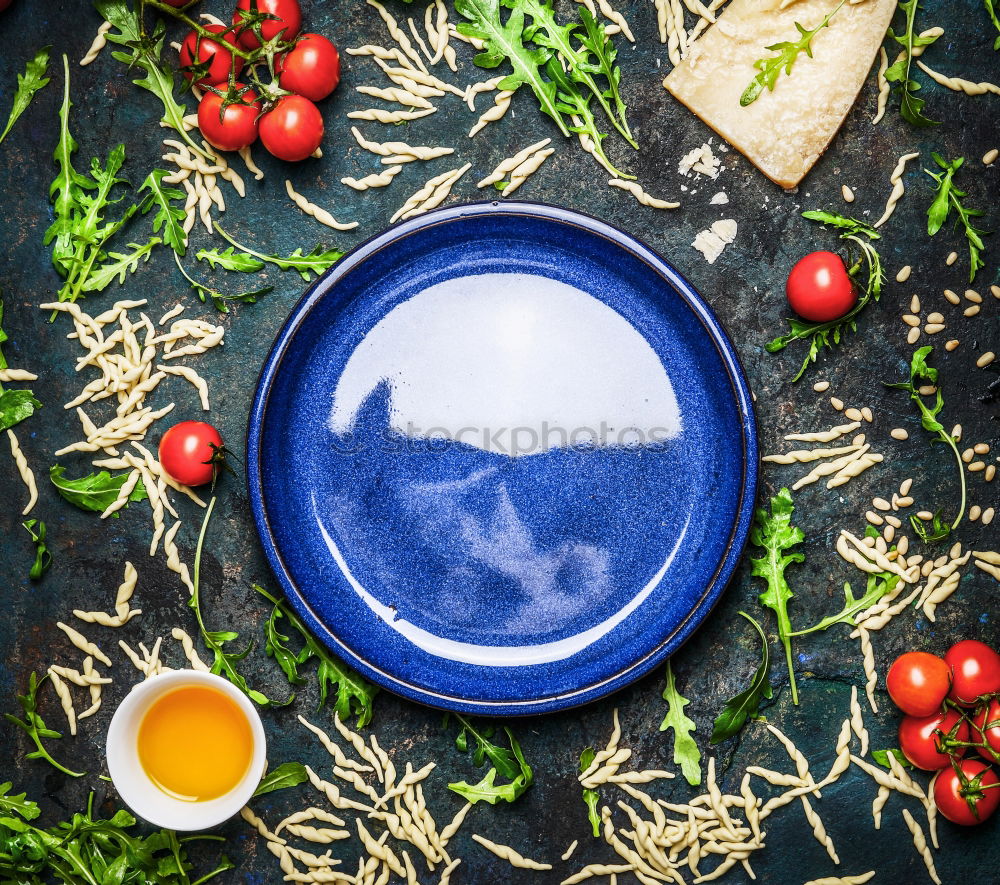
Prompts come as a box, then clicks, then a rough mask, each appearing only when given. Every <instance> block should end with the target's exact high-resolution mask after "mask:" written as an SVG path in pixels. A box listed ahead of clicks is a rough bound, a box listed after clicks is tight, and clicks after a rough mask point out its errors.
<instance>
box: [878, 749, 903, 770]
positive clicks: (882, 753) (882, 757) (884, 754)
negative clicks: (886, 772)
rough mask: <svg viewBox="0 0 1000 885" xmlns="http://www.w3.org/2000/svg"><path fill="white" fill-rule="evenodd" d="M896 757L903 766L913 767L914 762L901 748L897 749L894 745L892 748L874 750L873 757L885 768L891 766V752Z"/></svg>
mask: <svg viewBox="0 0 1000 885" xmlns="http://www.w3.org/2000/svg"><path fill="white" fill-rule="evenodd" d="M890 753H891V754H892V755H893V756H895V757H896V761H897V762H898V763H899V764H900V765H902V766H903V768H913V763H912V762H910V760H909V759H907V758H906V757H905V756H904V755H903V753H902V751H901V750H897V749H896V748H895V747H893V748H892V749H891V750H872V754H871V755H872V759H874V760H875V761H876V762H877V763H878V764H879V765H881V766H882V767H883V768H891V766H890V765H889V754H890Z"/></svg>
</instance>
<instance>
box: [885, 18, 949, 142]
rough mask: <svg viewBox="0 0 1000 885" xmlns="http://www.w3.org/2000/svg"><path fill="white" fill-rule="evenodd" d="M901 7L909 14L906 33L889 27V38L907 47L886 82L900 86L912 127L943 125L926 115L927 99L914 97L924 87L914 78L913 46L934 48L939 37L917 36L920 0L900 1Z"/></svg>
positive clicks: (904, 112)
mask: <svg viewBox="0 0 1000 885" xmlns="http://www.w3.org/2000/svg"><path fill="white" fill-rule="evenodd" d="M899 8H900V9H901V10H902V11H903V12H904V13H905V15H906V30H905V31H904V32H903V33H902V34H899V35H897V34H896V33H895V32H894V31H893V30H892V28H889V36H890V37H891V38H892V39H893V40H895V41H896V42H897V43H898V44H899V45H900V46H902V47H903V53H902V56H901V57H900V58H899V60H898V61H896V62H895V63H893V64H892V65H890V66H889V67H888V68H887V69H886V72H885V79H886V80H887V81H888V82H890V83H895V84H896V91H897V92H898V93H899V115H900V116H901V117H902V118H903V119H904V120H906V122H907V123H909V124H910V125H911V126H917V127H926V126H939V125H940V123H939V122H938V121H936V120H931V119H930V118H929V117H927V116H925V115H924V104H925V102H924V100H923V99H922V98H917V97H916V95H914V93H915V92H917V91H918V90H919V89H920V84H919V83H917V82H916V80H911V79H910V68H911V66H912V64H913V47H914V46H930V44H931V43H933V42H934V41H935V40H937V38H938V36H939V35H936V34H932V35H930V36H926V37H925V36H922V35H919V34H916V33H914V31H915V21H916V16H917V9H918V8H919V3H918V0H900V3H899Z"/></svg>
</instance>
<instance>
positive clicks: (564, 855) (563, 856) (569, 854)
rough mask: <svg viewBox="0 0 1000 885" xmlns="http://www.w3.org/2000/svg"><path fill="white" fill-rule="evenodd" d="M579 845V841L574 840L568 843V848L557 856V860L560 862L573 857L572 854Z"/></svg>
mask: <svg viewBox="0 0 1000 885" xmlns="http://www.w3.org/2000/svg"><path fill="white" fill-rule="evenodd" d="M579 844H580V840H579V839H574V840H573V841H572V842H570V844H569V848H567V849H566V850H565V851H564V852H563V853H562V854H561V855H560V856H559V859H560V860H569V859H570V858H571V857H572V856H573V852H574V851H576V846H577V845H579Z"/></svg>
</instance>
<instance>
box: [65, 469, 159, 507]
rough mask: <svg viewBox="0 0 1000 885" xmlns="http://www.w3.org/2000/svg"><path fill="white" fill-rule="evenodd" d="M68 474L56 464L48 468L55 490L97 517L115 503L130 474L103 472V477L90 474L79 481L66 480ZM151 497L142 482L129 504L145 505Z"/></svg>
mask: <svg viewBox="0 0 1000 885" xmlns="http://www.w3.org/2000/svg"><path fill="white" fill-rule="evenodd" d="M65 472H66V468H65V467H62V466H60V465H59V464H53V465H52V466H51V467H50V468H49V479H50V480H51V481H52V485H54V486H55V487H56V491H57V492H59V494H60V495H62V496H63V497H64V498H65V499H66V500H67V501H69V502H70V504H75V505H76V506H77V507H79V508H80V509H81V510H91V511H93V512H94V513H103V512H104V511H105V510H107V509H108V507H110V506H111V505H112V504H113V503H114V502H115V500H116V499H117V497H118V493H119V492H120V491H121V488H122V486H123V485H124V484H125V480H126V479H128V475H129V471H127V470H126V471H124V472H123V473H115V474H111V473H109V472H108V471H107V470H102V471H101V472H100V473H91V474H88V475H87V476H81V477H79V478H78V479H67V478H66V476H65V475H64V474H65ZM148 497H149V496H148V495H147V494H146V487H145V486H144V485H143V483H142V480H141V479H140V480H139V481H138V482H137V483H136V484H135V488H134V489H133V490H132V494H131V495H129V496H128V499H129V501H130V502H131V501H145V500H146V498H148ZM126 506H128V505H126ZM111 515H112V517H116V516H118V514H117V513H113V514H111Z"/></svg>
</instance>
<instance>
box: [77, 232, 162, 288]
mask: <svg viewBox="0 0 1000 885" xmlns="http://www.w3.org/2000/svg"><path fill="white" fill-rule="evenodd" d="M160 242H161V240H160V238H159V237H150V238H149V240H148V241H147V242H145V243H129V244H128V247H129V248H130V249H131V250H132V251H131V252H109V253H108V255H109V257H110V258H112V259H114V260H113V261H110V262H108V263H107V264H102V265H101V266H100V267H97V268H95V269H94V271H93V272H92V273H91V274H90V275H89V276H88V277H87V281H86V282H85V283H84V284H83V286H82V287H81V288H80V291H81V292H101V291H103V290H104V289H107V288H108V286H110V285H111V284H112V283H113V282H114V281H115V280H118V283H119V285H121V284H124V282H125V277H126V276H128V275H129V274H130V273H135V272H136V270H138V268H139V262H140V261H144V262H145V261H149V255H150V253H151V252H152V251H153V249H154V248H155V247H156V246H158V245H159V244H160Z"/></svg>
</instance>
